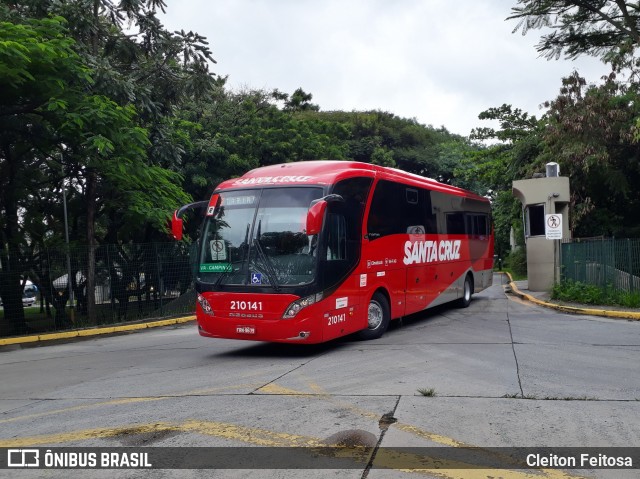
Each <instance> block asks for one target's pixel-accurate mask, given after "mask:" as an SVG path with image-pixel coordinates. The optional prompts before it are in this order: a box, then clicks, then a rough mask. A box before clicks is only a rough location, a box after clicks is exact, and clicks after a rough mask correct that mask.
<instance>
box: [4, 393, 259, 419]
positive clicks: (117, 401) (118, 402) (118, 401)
mask: <svg viewBox="0 0 640 479" xmlns="http://www.w3.org/2000/svg"><path fill="white" fill-rule="evenodd" d="M260 384H262V383H260ZM260 384H257V383H248V384H234V385H231V386H220V387H217V388H205V389H194V390H192V391H187V392H185V393H177V394H174V395H167V396H150V397H140V398H122V399H113V400H111V401H101V402H96V403H91V404H83V405H80V406H70V407H66V408H61V409H54V410H51V411H47V412H41V413H34V414H25V415H23V416H16V417H12V418H8V419H0V424H3V423H8V422H16V421H22V420H25V419H34V418H38V417H45V416H54V415H56V414H63V413H67V412H71V411H82V410H84V409H91V408H95V407H102V406H119V405H122V404H133V403H143V402H149V401H163V400H166V399H175V398H179V397H188V396H193V395H198V394H211V393H215V392H220V391H225V390H235V389H241V388H255V387H257V386H259V385H260Z"/></svg>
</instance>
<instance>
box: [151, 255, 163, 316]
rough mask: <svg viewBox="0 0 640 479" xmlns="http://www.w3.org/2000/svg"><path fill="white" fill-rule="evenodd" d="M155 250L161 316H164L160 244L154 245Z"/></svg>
mask: <svg viewBox="0 0 640 479" xmlns="http://www.w3.org/2000/svg"><path fill="white" fill-rule="evenodd" d="M153 249H154V251H155V253H156V273H157V275H158V294H159V295H160V316H164V311H163V308H162V289H163V288H162V268H161V265H160V255H159V254H158V243H153Z"/></svg>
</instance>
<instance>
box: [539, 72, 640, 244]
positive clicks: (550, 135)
mask: <svg viewBox="0 0 640 479" xmlns="http://www.w3.org/2000/svg"><path fill="white" fill-rule="evenodd" d="M639 95H640V90H639V89H638V85H637V84H634V83H628V82H626V81H618V80H617V79H616V77H615V75H611V76H609V77H608V78H606V79H604V80H603V81H602V83H601V84H599V85H587V82H586V80H585V79H584V78H582V77H580V76H579V75H578V74H577V73H573V74H572V75H570V76H569V77H567V78H565V79H563V88H562V90H561V92H560V95H559V96H558V97H557V98H556V99H555V100H553V101H551V102H549V103H548V106H549V112H548V115H547V128H546V129H545V132H544V135H543V140H544V143H545V148H544V153H543V154H542V155H541V156H540V161H541V162H546V161H549V160H553V161H557V162H558V163H559V164H560V166H561V171H563V175H566V176H569V177H570V178H571V193H572V197H571V202H572V204H571V206H572V212H571V213H572V214H571V226H572V230H573V231H574V235H575V236H578V237H579V236H596V235H607V236H630V235H633V234H634V225H637V224H638V221H637V218H638V217H640V190H638V188H637V187H636V185H637V184H638V183H639V182H640V160H639V158H640V145H639V144H638V143H637V141H636V140H634V138H633V132H634V129H635V128H636V121H637V118H638V117H639V116H640V96H639Z"/></svg>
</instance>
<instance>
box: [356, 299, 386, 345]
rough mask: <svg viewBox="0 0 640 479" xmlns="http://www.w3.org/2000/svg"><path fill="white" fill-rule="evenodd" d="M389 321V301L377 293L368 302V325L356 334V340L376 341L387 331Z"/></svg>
mask: <svg viewBox="0 0 640 479" xmlns="http://www.w3.org/2000/svg"><path fill="white" fill-rule="evenodd" d="M390 321H391V309H390V308H389V301H387V298H386V296H385V295H384V294H382V293H381V292H379V291H377V292H376V293H374V295H373V297H372V298H371V301H369V309H368V311H367V322H368V325H367V327H366V328H365V329H363V330H362V331H359V332H358V338H359V339H363V340H369V339H378V338H379V337H381V336H382V335H383V334H384V333H385V332H386V331H387V328H388V327H389V322H390Z"/></svg>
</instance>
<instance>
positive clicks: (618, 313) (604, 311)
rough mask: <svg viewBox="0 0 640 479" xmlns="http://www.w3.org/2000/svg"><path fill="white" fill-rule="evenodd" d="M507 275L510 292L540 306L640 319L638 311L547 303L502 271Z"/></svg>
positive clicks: (609, 316) (570, 311) (592, 314)
mask: <svg viewBox="0 0 640 479" xmlns="http://www.w3.org/2000/svg"><path fill="white" fill-rule="evenodd" d="M503 274H505V275H507V277H508V278H509V287H510V288H511V293H512V294H514V295H515V296H517V297H519V298H520V299H524V300H526V301H531V302H532V303H535V304H538V305H540V306H544V307H545V308H551V309H555V310H558V311H562V312H565V313H572V314H586V315H590V316H604V317H607V318H619V319H634V320H636V321H640V312H638V313H636V312H633V311H615V310H609V309H592V308H576V307H574V306H564V305H562V304H555V303H549V302H547V301H542V300H541V299H538V298H536V297H534V296H531V295H530V294H527V293H523V292H522V291H520V290H519V289H518V287H517V286H516V283H515V281H513V278H512V277H511V274H509V273H507V272H505V273H503Z"/></svg>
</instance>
